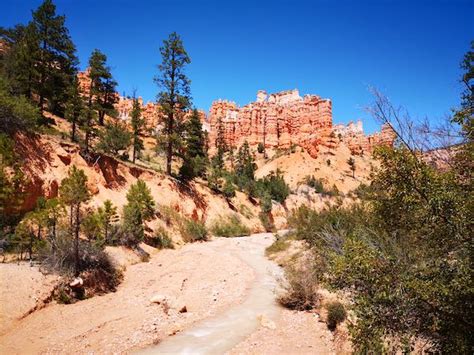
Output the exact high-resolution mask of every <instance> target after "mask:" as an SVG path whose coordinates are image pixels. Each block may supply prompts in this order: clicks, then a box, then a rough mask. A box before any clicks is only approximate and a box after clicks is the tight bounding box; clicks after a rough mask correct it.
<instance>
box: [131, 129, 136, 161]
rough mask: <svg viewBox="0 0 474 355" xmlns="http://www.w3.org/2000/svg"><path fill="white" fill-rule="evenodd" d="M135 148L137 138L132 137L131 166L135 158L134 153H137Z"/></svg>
mask: <svg viewBox="0 0 474 355" xmlns="http://www.w3.org/2000/svg"><path fill="white" fill-rule="evenodd" d="M136 146H137V137H136V136H134V137H133V151H132V162H133V164H135V158H136V153H137V149H136Z"/></svg>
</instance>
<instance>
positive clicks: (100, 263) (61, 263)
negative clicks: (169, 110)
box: [38, 231, 122, 303]
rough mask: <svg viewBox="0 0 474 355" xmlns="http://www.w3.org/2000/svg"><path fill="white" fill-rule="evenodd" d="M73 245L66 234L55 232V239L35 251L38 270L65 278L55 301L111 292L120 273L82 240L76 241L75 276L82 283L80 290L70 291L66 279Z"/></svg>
mask: <svg viewBox="0 0 474 355" xmlns="http://www.w3.org/2000/svg"><path fill="white" fill-rule="evenodd" d="M73 244H74V240H73V239H72V238H71V237H70V236H69V235H68V233H67V232H65V231H59V232H58V235H57V237H56V239H55V240H54V241H50V240H48V241H47V242H46V243H45V244H44V246H43V248H41V249H40V250H39V252H38V258H39V260H40V262H41V267H42V268H44V269H46V271H48V272H54V273H59V274H60V275H63V276H65V277H66V279H65V280H64V282H63V284H62V285H61V286H60V287H59V288H58V291H57V293H56V295H55V296H56V298H57V299H58V300H59V301H60V302H63V303H72V302H74V301H75V300H77V299H83V298H84V297H89V296H92V295H94V294H103V293H106V292H110V291H115V290H116V287H117V286H118V285H119V283H120V282H121V280H122V273H121V272H120V271H119V270H118V269H117V268H116V267H115V265H114V263H113V262H112V260H111V259H110V258H109V256H108V255H107V254H106V253H105V252H104V250H103V249H102V248H100V247H98V246H97V245H94V244H92V243H90V242H88V241H85V240H80V246H79V271H80V274H79V276H80V277H81V278H82V279H83V281H84V284H83V288H81V289H78V290H72V289H71V287H70V286H69V284H68V281H67V279H68V278H69V277H72V275H74V272H75V255H74V248H73Z"/></svg>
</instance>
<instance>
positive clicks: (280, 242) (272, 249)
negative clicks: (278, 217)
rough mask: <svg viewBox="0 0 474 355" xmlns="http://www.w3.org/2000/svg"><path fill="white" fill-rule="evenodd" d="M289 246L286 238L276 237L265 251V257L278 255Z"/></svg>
mask: <svg viewBox="0 0 474 355" xmlns="http://www.w3.org/2000/svg"><path fill="white" fill-rule="evenodd" d="M289 246H290V243H289V242H288V239H287V238H282V237H278V236H277V238H276V240H275V241H274V242H273V244H272V245H270V246H269V247H267V248H266V249H265V255H267V256H271V255H272V254H275V253H279V252H281V251H284V250H286V249H288V247H289Z"/></svg>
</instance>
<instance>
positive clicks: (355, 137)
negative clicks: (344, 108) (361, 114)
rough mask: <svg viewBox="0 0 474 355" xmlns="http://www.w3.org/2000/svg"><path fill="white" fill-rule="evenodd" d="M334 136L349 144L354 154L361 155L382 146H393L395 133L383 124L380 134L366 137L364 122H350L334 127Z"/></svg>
mask: <svg viewBox="0 0 474 355" xmlns="http://www.w3.org/2000/svg"><path fill="white" fill-rule="evenodd" d="M333 132H334V135H335V136H336V137H337V138H339V140H340V141H343V142H345V143H346V144H347V146H348V147H349V149H350V150H351V152H352V154H354V155H361V154H364V153H366V152H367V153H371V152H372V151H373V149H374V148H375V147H377V146H381V145H393V142H394V141H395V133H394V131H393V129H392V128H391V127H390V125H388V124H383V125H382V128H381V130H380V132H376V133H374V134H369V135H366V134H365V133H364V130H363V128H362V121H360V120H359V121H357V122H356V123H354V122H349V123H348V124H347V125H343V124H338V125H335V126H334V127H333Z"/></svg>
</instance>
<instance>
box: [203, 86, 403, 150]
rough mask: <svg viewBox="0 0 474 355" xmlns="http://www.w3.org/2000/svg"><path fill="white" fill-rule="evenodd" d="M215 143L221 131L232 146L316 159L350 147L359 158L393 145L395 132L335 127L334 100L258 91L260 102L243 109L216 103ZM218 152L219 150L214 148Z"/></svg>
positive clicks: (213, 112) (212, 143)
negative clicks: (324, 150)
mask: <svg viewBox="0 0 474 355" xmlns="http://www.w3.org/2000/svg"><path fill="white" fill-rule="evenodd" d="M208 123H209V131H210V132H209V139H210V146H211V149H212V148H213V147H215V142H216V138H217V135H218V132H219V131H222V132H223V135H224V140H225V142H226V144H227V145H228V146H233V147H239V146H240V145H242V144H243V143H244V142H245V141H247V142H248V143H249V145H250V146H256V145H258V144H259V143H261V144H263V145H265V147H266V148H279V149H287V148H289V147H291V146H292V145H298V146H301V147H303V148H304V149H305V150H307V151H308V153H309V154H310V155H311V156H312V157H313V158H316V157H317V155H318V151H319V148H320V146H321V145H326V146H329V147H331V146H334V144H337V143H338V142H345V143H346V144H347V145H348V146H349V148H350V149H351V151H352V153H353V154H363V153H365V152H367V153H371V152H372V151H373V148H374V147H376V146H378V145H382V144H389V145H391V144H393V141H394V138H395V137H394V133H393V130H392V129H391V128H390V127H389V126H388V125H384V126H382V130H381V132H377V133H374V134H372V135H365V134H364V132H363V129H362V122H361V121H358V122H357V123H356V124H354V123H352V122H351V123H349V124H348V125H347V126H345V125H333V122H332V104H331V100H329V99H323V98H321V97H319V96H316V95H305V96H304V97H301V96H300V95H299V92H298V90H296V89H295V90H289V91H283V92H279V93H275V94H270V95H268V94H267V93H266V92H265V91H262V90H261V91H258V93H257V100H256V101H255V102H252V103H250V104H248V105H246V106H243V107H238V106H237V105H236V104H235V103H234V102H230V101H223V100H219V101H215V102H214V103H213V104H212V107H211V109H210V112H209V117H208ZM214 149H215V148H214Z"/></svg>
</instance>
